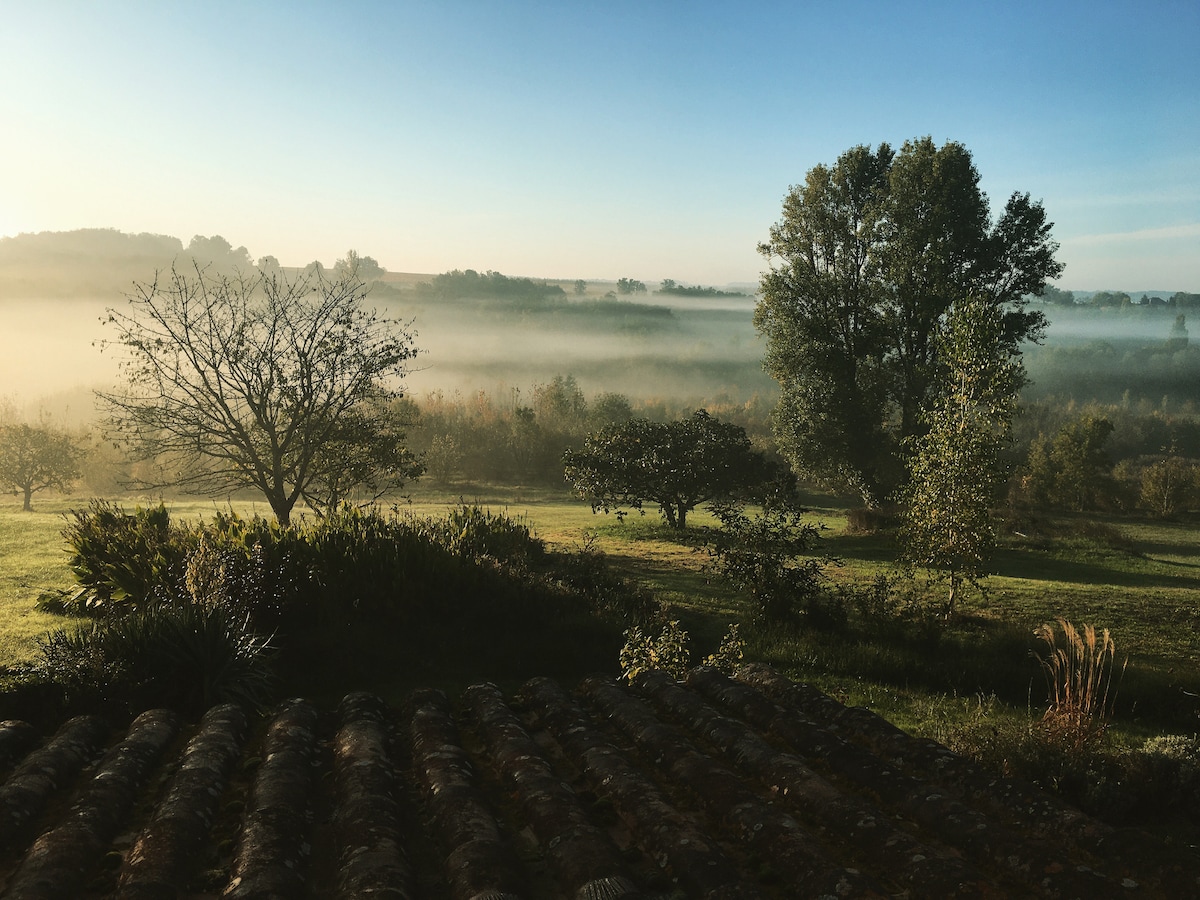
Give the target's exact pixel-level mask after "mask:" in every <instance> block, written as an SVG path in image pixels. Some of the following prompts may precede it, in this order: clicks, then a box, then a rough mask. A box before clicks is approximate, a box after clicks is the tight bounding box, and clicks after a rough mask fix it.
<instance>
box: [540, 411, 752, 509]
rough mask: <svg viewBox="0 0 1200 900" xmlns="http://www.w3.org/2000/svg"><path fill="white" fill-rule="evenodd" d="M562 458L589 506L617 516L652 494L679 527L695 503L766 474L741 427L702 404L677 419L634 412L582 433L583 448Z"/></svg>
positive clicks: (736, 490)
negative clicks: (623, 419) (654, 419)
mask: <svg viewBox="0 0 1200 900" xmlns="http://www.w3.org/2000/svg"><path fill="white" fill-rule="evenodd" d="M563 463H564V465H565V469H566V475H567V479H568V480H569V481H570V482H571V483H572V484H573V485H574V487H575V490H576V491H577V492H578V493H579V496H580V497H582V498H583V499H584V500H587V501H588V502H589V503H591V505H592V510H593V511H595V510H599V509H603V510H604V511H605V512H609V511H610V510H617V512H618V515H623V514H624V513H623V511H624V510H626V509H637V510H641V509H642V504H643V503H645V502H647V501H650V502H653V503H657V504H658V508H659V511H660V512H661V513H662V516H663V519H664V520H665V521H666V523H667V524H668V525H669V526H670V527H672V528H678V529H683V528H686V527H687V515H688V513H689V512H691V511H692V510H694V509H695V508H696V507H697V506H698V505H700V504H701V503H706V502H708V501H711V500H720V499H726V498H732V497H736V496H738V495H740V494H744V493H746V492H748V491H753V490H754V489H756V488H758V487H760V486H762V485H764V484H765V483H766V482H767V481H768V479H769V477H770V475H771V474H772V473H771V471H770V466H769V465H768V464H767V461H766V459H765V458H764V457H763V455H762V454H761V453H759V452H758V451H756V450H754V449H752V448H751V446H750V439H749V438H748V437H746V431H745V429H743V428H741V427H740V426H738V425H733V424H731V423H728V422H722V421H719V420H718V419H715V418H713V417H712V416H710V415H709V414H708V413H707V412H705V411H704V410H702V409H701V410H697V411H696V412H694V413H693V414H692V415H691V416H690V417H689V418H687V419H682V420H680V421H677V422H651V421H650V420H649V419H644V418H634V419H630V420H628V421H626V422H621V423H618V424H615V425H610V426H608V427H606V428H603V429H601V430H600V431H599V432H597V433H594V434H590V435H588V437H587V440H586V441H585V442H584V447H583V449H582V450H569V451H567V453H566V454H564V456H563Z"/></svg>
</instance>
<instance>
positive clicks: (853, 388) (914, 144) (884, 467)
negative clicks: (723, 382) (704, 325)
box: [755, 137, 1063, 503]
mask: <svg viewBox="0 0 1200 900" xmlns="http://www.w3.org/2000/svg"><path fill="white" fill-rule="evenodd" d="M1050 228H1051V223H1050V222H1048V221H1047V219H1046V214H1045V210H1044V209H1043V208H1042V205H1041V204H1040V203H1038V202H1035V201H1032V200H1030V198H1029V195H1028V194H1019V193H1014V194H1013V195H1012V196H1011V197H1010V198H1009V200H1008V202H1007V203H1006V204H1005V207H1004V210H1003V212H1002V213H1001V215H1000V217H999V218H998V219H997V220H996V221H994V222H993V220H992V216H991V212H990V207H989V204H988V199H987V196H986V195H985V194H984V193H983V192H982V191H981V190H980V188H979V173H978V172H977V171H976V169H975V165H974V163H973V161H972V159H971V154H970V152H969V151H968V150H967V149H966V148H965V147H963V146H962V145H961V144H957V143H953V142H949V143H946V144H944V145H943V146H941V147H938V146H936V145H935V144H934V143H933V141H932V139H930V138H928V137H926V138H920V139H918V140H913V141H908V142H906V143H905V144H904V146H903V147H902V148H901V150H900V151H899V153H895V152H893V151H892V149H891V148H890V147H889V146H888V145H887V144H881V145H880V146H879V148H878V149H876V150H872V149H871V148H869V147H865V146H858V147H854V148H851V149H850V150H848V151H846V152H845V153H843V154H842V155H841V156H840V157H838V160H837V162H836V163H835V164H834V165H833V166H832V167H830V166H825V165H818V166H815V167H814V168H813V169H811V170H810V171H809V172H808V175H807V177H806V179H805V182H804V184H802V185H798V186H795V187H793V188H792V189H791V190H790V191H789V193H788V195H787V197H786V198H785V199H784V204H783V215H782V217H781V219H780V220H779V222H777V223H776V224H775V225H774V226H773V227H772V228H771V231H770V239H769V240H768V241H766V242H765V243H763V244H761V245H760V246H759V251H760V252H761V253H762V254H763V256H764V257H766V259H767V260H768V262H769V264H770V267H769V268H768V270H767V271H766V272H765V273H764V274H763V277H762V299H761V301H760V302H759V305H758V308H757V310H756V312H755V324H756V325H757V327H758V328H759V330H760V331H761V332H762V333H763V334H764V335H765V336H766V338H767V353H766V359H765V362H764V365H765V367H766V369H767V370H768V371H769V372H770V373H771V374H772V375H773V376H774V377H775V378H776V380H777V381H778V382H779V384H780V401H779V406H778V408H777V409H776V412H775V418H774V427H775V434H776V438H777V440H778V443H779V446H780V449H781V451H782V452H783V453H784V454H785V455H786V456H787V457H788V458H789V460H790V461H791V463H792V465H793V467H794V468H795V469H796V471H797V473H798V474H800V475H802V476H804V477H807V478H810V479H813V480H815V481H818V482H821V483H824V484H826V485H827V486H830V487H835V488H842V489H845V488H849V489H852V490H855V491H857V492H859V493H860V494H861V495H862V496H863V498H864V500H866V501H867V502H868V503H873V502H877V501H879V500H882V499H884V498H886V497H888V496H890V495H891V494H892V493H893V492H894V490H895V489H896V488H897V487H898V486H899V485H900V484H901V483H902V482H903V481H904V473H905V463H904V455H905V451H904V447H905V446H906V444H905V442H906V441H907V440H909V439H910V438H912V437H915V436H917V435H919V434H920V433H921V432H922V430H923V429H924V425H923V421H924V419H923V415H922V413H923V411H924V410H925V409H926V408H927V407H928V405H929V402H930V400H931V398H932V397H933V395H934V393H935V392H936V381H937V377H938V373H939V371H940V369H941V360H940V359H939V356H938V353H939V350H938V346H939V345H938V342H937V335H938V333H939V331H940V330H941V328H942V327H943V326H944V324H945V319H946V316H947V314H948V313H949V311H950V309H951V308H952V306H953V305H954V304H955V303H957V302H960V301H962V300H964V299H965V298H967V297H968V296H972V297H975V298H977V299H978V300H979V301H980V302H983V303H986V304H988V305H990V306H991V307H992V308H993V309H995V310H996V311H997V314H998V316H999V321H1000V325H1001V327H1000V331H999V335H998V340H999V341H1000V346H1001V347H1002V348H1003V349H1004V351H1005V352H1007V353H1008V354H1009V355H1010V356H1013V355H1016V354H1018V353H1019V350H1020V344H1021V343H1022V342H1023V341H1026V340H1035V339H1037V337H1038V336H1039V335H1040V333H1041V331H1042V329H1043V328H1044V326H1045V319H1044V317H1043V316H1042V314H1041V313H1040V312H1037V311H1030V310H1028V309H1027V308H1026V307H1025V297H1026V296H1027V295H1030V294H1034V295H1037V294H1040V293H1041V292H1042V290H1044V288H1045V284H1046V280H1047V279H1050V278H1055V277H1057V276H1058V275H1059V274H1061V272H1062V269H1063V266H1062V264H1061V263H1059V262H1057V261H1056V260H1055V259H1054V254H1055V252H1056V251H1057V249H1058V245H1057V244H1056V243H1055V242H1054V241H1053V240H1052V239H1051V237H1050Z"/></svg>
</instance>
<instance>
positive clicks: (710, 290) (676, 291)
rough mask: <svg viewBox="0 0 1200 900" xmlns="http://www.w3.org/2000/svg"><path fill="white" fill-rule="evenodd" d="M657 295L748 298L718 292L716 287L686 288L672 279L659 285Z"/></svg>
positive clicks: (732, 293)
mask: <svg viewBox="0 0 1200 900" xmlns="http://www.w3.org/2000/svg"><path fill="white" fill-rule="evenodd" d="M655 293H656V294H672V295H674V296H676V297H748V296H750V295H749V294H745V293H743V292H741V291H718V290H717V289H716V288H714V287H701V286H700V285H692V286H691V287H685V286H684V285H682V284H676V283H675V280H674V279H672V278H664V279H663V280H662V283H661V284H660V285H659V288H658V290H657V291H655Z"/></svg>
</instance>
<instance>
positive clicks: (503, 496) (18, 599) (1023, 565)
mask: <svg viewBox="0 0 1200 900" xmlns="http://www.w3.org/2000/svg"><path fill="white" fill-rule="evenodd" d="M460 502H467V503H477V504H479V505H481V506H485V507H488V508H490V509H491V510H493V511H495V512H500V511H504V512H506V513H508V514H509V515H510V516H513V517H518V518H521V519H523V520H524V521H526V522H527V523H528V524H529V525H530V526H531V527H532V528H533V530H534V531H535V533H536V534H537V535H538V536H539V537H541V538H543V539H544V540H546V541H547V542H548V543H549V544H551V545H554V546H557V547H562V548H566V549H578V548H580V547H583V546H585V545H590V546H592V547H594V548H597V549H600V550H602V551H603V552H604V553H605V554H606V555H607V556H608V557H609V559H610V561H611V562H612V563H613V564H614V565H615V566H616V567H618V568H619V569H620V570H622V571H623V572H625V573H627V574H629V575H630V576H632V577H634V578H636V579H637V580H639V581H640V582H642V583H643V584H645V585H647V586H648V587H650V588H651V589H652V590H653V591H655V593H656V594H657V595H658V596H659V597H660V598H661V599H662V600H664V601H665V602H666V603H667V604H669V606H670V611H671V615H672V616H675V617H678V618H680V619H681V620H682V621H683V624H684V626H685V627H686V628H687V629H688V630H689V632H690V633H691V635H692V639H693V650H694V652H695V654H696V655H697V657H699V656H703V655H704V654H706V653H709V652H711V651H712V650H714V649H715V648H716V645H717V643H718V642H719V640H720V637H721V635H722V634H723V633H724V632H725V630H726V628H727V627H728V624H729V623H730V622H734V621H741V622H748V621H749V620H750V618H751V613H752V610H751V609H750V606H749V603H748V601H747V600H746V599H745V598H743V597H740V596H738V595H737V594H735V593H733V592H731V591H729V590H728V589H727V588H725V587H724V586H723V585H722V584H720V583H719V582H718V581H717V580H716V579H715V578H714V577H712V576H711V574H710V572H709V571H708V570H707V563H708V557H707V556H706V555H705V553H704V552H703V551H702V550H698V549H697V548H696V546H695V542H694V541H692V540H689V539H686V538H683V539H681V538H680V536H679V535H676V534H674V533H672V532H671V531H670V530H669V529H666V528H664V527H663V526H662V525H661V524H660V522H659V517H658V516H657V514H655V513H653V512H650V513H648V514H647V515H646V516H644V517H639V516H636V515H635V516H631V517H629V518H627V519H626V520H625V521H624V522H623V523H621V522H618V521H617V520H616V519H615V517H613V516H606V515H603V514H598V515H594V514H593V513H592V512H591V511H590V509H589V508H588V507H587V506H586V505H584V504H581V503H579V502H576V501H572V500H570V499H569V498H567V497H565V496H564V495H562V494H556V493H553V492H547V491H523V492H512V491H486V490H479V491H475V492H464V493H462V494H459V493H448V492H432V491H422V492H419V493H417V494H415V495H414V496H413V498H412V499H411V500H409V501H406V502H403V503H401V504H400V505H399V507H398V508H399V509H400V510H401V511H407V512H411V513H413V514H416V515H440V514H442V513H444V512H445V511H446V510H447V509H448V508H450V507H452V506H455V505H457V504H458V503H460ZM82 505H84V501H83V500H82V499H80V498H69V499H44V500H42V501H41V502H40V503H38V504H37V508H36V511H35V512H33V513H24V512H22V511H21V510H20V508H19V505H17V504H16V503H15V501H6V502H4V503H3V504H0V666H6V665H8V666H11V665H13V664H15V663H20V662H22V661H26V660H29V659H30V658H32V657H33V655H34V654H35V652H36V638H37V636H39V635H41V634H43V633H45V632H46V631H48V630H50V629H53V628H58V627H63V626H64V625H65V626H69V625H70V620H67V619H63V618H61V617H58V616H55V615H51V614H47V613H43V612H39V611H38V610H37V609H36V608H35V602H36V599H37V597H38V595H39V594H40V593H41V592H42V591H44V590H47V589H55V588H69V587H70V586H71V575H70V572H69V570H68V567H67V558H66V553H65V550H64V547H63V542H62V539H61V536H60V531H61V529H62V527H63V525H64V523H65V520H64V515H65V514H67V513H68V511H69V510H70V509H71V508H75V507H80V506H82ZM127 505H129V506H132V505H134V504H133V502H132V501H131V502H129V503H128V504H127ZM168 506H169V507H170V508H171V510H172V513H173V516H176V517H183V518H188V517H197V516H204V515H206V514H211V513H212V512H213V511H215V510H216V509H218V508H222V507H218V506H216V505H214V504H213V503H212V502H202V501H191V502H179V503H168ZM236 508H237V509H238V511H239V512H242V513H244V514H254V513H259V514H266V513H267V510H266V508H265V506H264V505H263V504H250V503H246V504H236ZM811 515H812V518H813V521H814V522H820V523H821V524H822V525H823V526H824V527H823V530H822V531H821V534H822V536H823V540H822V545H821V551H822V552H823V553H825V554H827V555H828V556H830V557H832V558H834V559H835V560H836V562H835V563H832V564H831V565H830V567H829V569H828V573H829V576H830V579H831V581H832V582H833V584H835V585H836V584H856V583H857V584H864V583H866V582H868V581H870V580H871V579H872V578H874V577H875V576H877V575H880V574H893V575H894V574H895V569H894V566H893V565H892V557H893V549H892V547H891V546H890V543H889V540H888V539H887V538H886V537H882V536H876V535H867V536H862V535H853V534H848V533H847V530H846V517H845V513H844V512H843V511H841V510H838V509H836V508H825V509H821V508H818V509H814V510H813V512H812V514H811ZM689 521H691V522H692V523H693V529H696V528H699V527H701V526H704V525H706V524H711V520H710V519H709V518H708V517H707V516H706V515H705V514H703V513H697V514H696V515H695V517H694V518H691V519H689ZM690 530H692V529H690ZM996 569H997V574H996V575H994V576H993V577H992V578H990V579H988V582H987V594H986V596H973V597H969V598H968V599H967V601H966V602H965V604H964V605H963V607H962V610H961V615H960V616H959V617H958V618H957V619H956V620H955V621H954V622H952V623H949V624H947V623H943V622H941V621H937V620H932V619H930V620H926V621H924V622H923V623H922V622H918V623H916V624H912V623H911V622H910V623H908V624H907V625H906V626H905V627H903V628H901V627H897V626H895V624H894V623H893V622H891V621H890V620H888V621H881V622H880V623H879V627H878V628H877V629H875V630H869V631H866V632H864V631H863V630H862V629H861V628H859V629H855V630H851V631H849V632H845V633H826V632H820V631H805V630H802V629H801V630H795V629H782V628H775V629H748V630H745V633H746V635H747V638H748V652H749V654H750V655H751V656H752V657H753V658H757V659H761V660H763V661H767V662H770V663H772V664H774V665H776V666H778V667H780V668H782V669H784V670H785V671H787V672H788V673H789V674H792V675H794V676H799V677H802V678H806V679H809V680H812V681H815V682H817V683H819V684H821V685H822V686H823V687H824V688H825V689H827V690H829V691H831V692H832V693H834V694H835V695H836V696H839V697H841V698H842V699H843V700H846V701H849V702H854V703H862V704H864V705H868V706H871V707H872V708H875V709H876V710H877V711H879V712H881V713H882V714H884V715H886V716H888V717H889V718H891V719H893V720H894V721H897V723H898V724H902V725H906V726H908V727H912V728H917V729H924V730H927V729H928V728H929V727H930V722H935V721H936V720H937V719H939V718H941V717H944V716H946V715H952V716H953V715H963V714H967V713H968V712H969V711H970V710H971V709H972V708H974V709H975V710H978V709H979V708H981V707H982V706H984V705H988V704H995V703H999V704H1000V705H1001V706H1004V707H1007V708H1008V709H1011V710H1021V709H1023V708H1024V709H1026V710H1028V709H1030V708H1032V707H1037V706H1038V705H1039V704H1040V703H1041V698H1042V697H1043V696H1044V688H1043V685H1042V675H1041V670H1040V667H1039V665H1038V663H1037V661H1036V659H1034V658H1033V656H1032V655H1031V651H1034V650H1036V649H1038V644H1037V642H1036V641H1035V640H1034V637H1033V630H1034V629H1035V628H1036V627H1037V626H1038V625H1040V624H1042V623H1044V622H1049V621H1053V620H1054V619H1055V618H1056V617H1059V616H1061V617H1064V618H1066V619H1069V620H1071V621H1073V622H1075V623H1076V624H1082V623H1092V624H1095V625H1096V626H1098V627H1101V628H1109V629H1111V630H1112V632H1113V635H1114V637H1115V639H1116V642H1117V651H1118V657H1119V658H1124V657H1125V656H1128V658H1129V669H1128V671H1127V673H1126V675H1125V679H1124V682H1123V683H1122V685H1121V688H1120V692H1121V693H1120V697H1119V704H1118V711H1119V717H1120V720H1121V723H1122V727H1123V728H1124V729H1126V731H1127V732H1128V733H1130V734H1133V735H1137V734H1141V733H1146V734H1148V733H1153V732H1156V731H1159V730H1168V729H1173V730H1179V731H1189V730H1195V729H1196V728H1197V727H1200V719H1198V718H1197V712H1198V711H1200V698H1197V697H1196V696H1195V695H1196V694H1200V600H1198V599H1197V598H1200V526H1197V525H1196V524H1195V523H1150V522H1146V521H1143V520H1134V519H1129V520H1118V519H1105V520H1103V521H1102V522H1099V523H1097V522H1096V521H1093V520H1090V519H1082V518H1080V519H1069V518H1068V519H1056V520H1053V521H1047V522H1044V523H1040V524H1038V525H1037V526H1036V528H1028V529H1026V531H1025V532H1023V534H1022V535H1021V536H1016V535H1013V536H1010V538H1009V539H1007V540H1006V542H1005V543H1004V545H1003V546H1002V548H1001V551H1000V553H999V554H998V556H997V559H996ZM896 590H897V591H899V592H901V593H907V594H909V595H910V596H911V597H912V598H913V599H916V600H928V599H930V598H931V597H935V596H937V595H938V593H939V592H940V591H941V587H940V586H938V585H928V584H927V583H926V582H925V581H924V579H923V578H922V577H921V576H919V575H918V576H916V577H915V578H912V579H910V580H906V579H903V578H901V579H900V580H899V581H898V582H897V585H896ZM613 665H614V669H615V665H616V661H615V660H614V661H613ZM955 710H957V712H955Z"/></svg>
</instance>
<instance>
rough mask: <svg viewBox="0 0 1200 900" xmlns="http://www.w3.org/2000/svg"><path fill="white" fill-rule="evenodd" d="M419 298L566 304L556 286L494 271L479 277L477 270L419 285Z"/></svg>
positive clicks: (459, 270)
mask: <svg viewBox="0 0 1200 900" xmlns="http://www.w3.org/2000/svg"><path fill="white" fill-rule="evenodd" d="M417 296H418V297H428V298H433V299H439V300H464V299H485V298H491V299H498V300H509V301H535V302H539V303H544V302H546V301H551V300H564V299H565V298H566V292H565V291H563V289H562V288H561V287H559V286H558V285H556V284H548V283H547V282H545V281H535V280H534V279H531V278H510V277H508V276H507V275H501V274H500V273H499V272H492V271H488V272H484V273H483V274H482V275H480V274H479V273H478V272H476V271H475V270H474V269H466V270H461V269H455V270H454V271H452V272H444V273H442V274H441V275H438V276H436V277H434V279H433V280H432V281H423V282H421V283H420V284H418V285H417Z"/></svg>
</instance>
